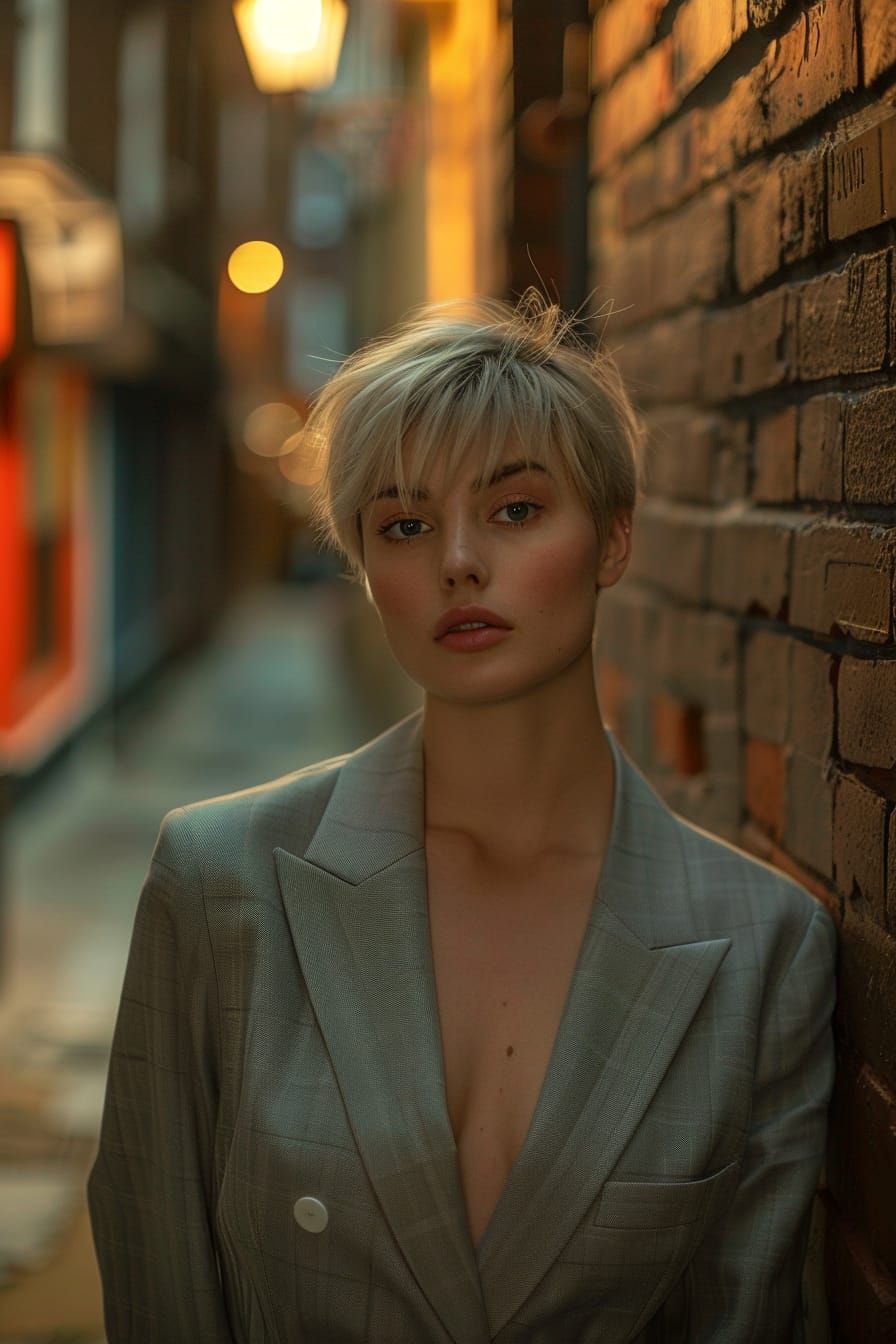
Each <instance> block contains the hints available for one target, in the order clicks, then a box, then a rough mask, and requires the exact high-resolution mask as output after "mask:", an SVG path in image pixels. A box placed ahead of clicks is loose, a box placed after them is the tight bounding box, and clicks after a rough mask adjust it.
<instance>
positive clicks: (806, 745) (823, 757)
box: [790, 639, 834, 765]
mask: <svg viewBox="0 0 896 1344" xmlns="http://www.w3.org/2000/svg"><path fill="white" fill-rule="evenodd" d="M790 742H791V745H792V746H793V748H794V750H795V751H798V752H799V753H800V755H801V756H805V757H806V758H807V759H808V760H810V761H818V763H819V764H822V765H823V764H824V763H825V762H826V761H827V760H828V758H829V757H830V755H831V752H832V751H833V749H834V659H833V658H832V657H831V655H830V654H829V653H825V651H824V650H823V649H817V648H815V646H814V645H812V644H806V643H804V642H803V640H801V639H795V640H793V641H792V649H791V657H790Z"/></svg>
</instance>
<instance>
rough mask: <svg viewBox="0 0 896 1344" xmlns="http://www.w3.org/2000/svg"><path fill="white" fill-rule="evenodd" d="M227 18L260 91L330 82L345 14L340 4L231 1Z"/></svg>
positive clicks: (329, 0)
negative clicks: (230, 14)
mask: <svg viewBox="0 0 896 1344" xmlns="http://www.w3.org/2000/svg"><path fill="white" fill-rule="evenodd" d="M233 15H234V18H235V19H236V25H237V28H238V29H239V34H240V40H241V41H242V44H243V48H244V50H245V52H246V58H247V60H248V62H249V68H250V70H251V71H252V78H253V79H254V80H255V83H256V85H257V86H258V88H259V89H260V90H261V91H262V93H283V92H287V91H289V90H291V89H323V88H326V87H327V86H328V85H329V84H332V83H333V80H334V79H335V78H336V71H337V68H338V66H339V56H340V53H341V51H342V39H343V37H344V35H345V23H346V18H347V16H348V9H347V6H346V5H345V3H344V0H236V3H235V4H234V6H233Z"/></svg>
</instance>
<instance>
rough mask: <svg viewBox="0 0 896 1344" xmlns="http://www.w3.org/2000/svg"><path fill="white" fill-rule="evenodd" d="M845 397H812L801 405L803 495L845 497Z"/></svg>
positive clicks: (799, 474) (800, 479)
mask: <svg viewBox="0 0 896 1344" xmlns="http://www.w3.org/2000/svg"><path fill="white" fill-rule="evenodd" d="M843 414H844V402H843V398H842V397H836V396H827V397H813V398H812V400H811V401H807V402H805V403H804V404H803V405H802V406H801V407H800V412H799V426H798V431H797V434H798V440H799V465H798V468H797V488H798V491H799V497H800V499H818V500H839V499H842V498H843Z"/></svg>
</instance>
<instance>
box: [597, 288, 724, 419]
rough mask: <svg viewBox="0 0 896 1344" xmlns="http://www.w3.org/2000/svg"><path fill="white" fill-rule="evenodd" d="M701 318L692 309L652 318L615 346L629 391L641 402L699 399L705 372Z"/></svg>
mask: <svg viewBox="0 0 896 1344" xmlns="http://www.w3.org/2000/svg"><path fill="white" fill-rule="evenodd" d="M703 321H704V319H703V314H702V313H701V312H700V311H699V310H698V309H695V310H694V311H692V312H687V313H683V314H682V315H681V316H680V317H673V318H668V319H666V320H664V321H659V322H653V323H651V324H650V326H649V327H648V328H646V329H645V330H644V331H643V332H642V331H639V332H637V333H636V334H634V335H631V336H628V337H626V340H625V342H624V344H623V345H621V346H620V347H617V348H614V355H615V357H616V361H617V363H618V364H619V366H620V368H621V370H622V372H623V374H624V376H625V379H626V382H627V384H628V387H629V391H630V392H631V393H632V395H633V396H634V398H635V400H636V401H637V402H638V403H639V404H640V405H641V406H650V405H655V404H656V403H657V402H681V401H685V402H691V401H696V400H698V399H699V397H700V389H701V385H702V380H703V373H704V362H703Z"/></svg>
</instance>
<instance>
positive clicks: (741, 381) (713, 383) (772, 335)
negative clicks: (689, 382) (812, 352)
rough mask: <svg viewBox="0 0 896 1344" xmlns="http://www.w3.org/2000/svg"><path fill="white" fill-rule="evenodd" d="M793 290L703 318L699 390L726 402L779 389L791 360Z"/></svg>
mask: <svg viewBox="0 0 896 1344" xmlns="http://www.w3.org/2000/svg"><path fill="white" fill-rule="evenodd" d="M792 304H793V291H792V290H791V289H790V288H789V287H788V286H786V285H785V286H782V287H781V288H779V289H773V290H771V291H770V292H769V293H768V294H763V295H762V296H761V297H760V298H758V299H753V300H752V302H750V303H745V304H742V305H741V306H740V307H739V308H736V309H731V310H729V311H727V312H722V313H720V314H718V315H716V316H713V317H711V318H709V319H708V320H707V324H706V337H705V349H706V359H705V378H704V392H705V394H706V397H707V399H708V400H710V401H714V402H717V401H726V400H728V398H729V397H732V396H746V395H748V394H749V393H751V392H761V391H765V390H767V389H768V388H772V387H778V386H779V385H780V384H781V383H784V382H786V381H787V379H788V377H789V376H790V373H791V370H792V367H793V363H794V358H795V349H794V343H795V333H796V321H795V313H794V310H793V307H792Z"/></svg>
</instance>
